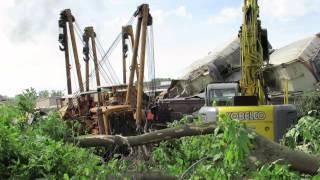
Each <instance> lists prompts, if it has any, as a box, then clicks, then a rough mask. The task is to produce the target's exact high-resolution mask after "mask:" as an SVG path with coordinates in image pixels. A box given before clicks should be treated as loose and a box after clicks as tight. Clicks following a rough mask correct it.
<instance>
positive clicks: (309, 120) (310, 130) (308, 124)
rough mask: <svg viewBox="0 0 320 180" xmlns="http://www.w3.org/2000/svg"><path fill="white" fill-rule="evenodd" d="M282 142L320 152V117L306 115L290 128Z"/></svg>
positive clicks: (309, 151) (310, 151)
mask: <svg viewBox="0 0 320 180" xmlns="http://www.w3.org/2000/svg"><path fill="white" fill-rule="evenodd" d="M282 144H284V145H286V146H288V147H291V148H293V149H299V150H302V151H304V152H307V153H315V154H320V117H316V116H304V117H302V118H300V120H299V121H298V124H297V125H295V127H293V128H292V129H290V130H289V131H288V132H287V133H286V135H285V136H284V138H283V140H282Z"/></svg>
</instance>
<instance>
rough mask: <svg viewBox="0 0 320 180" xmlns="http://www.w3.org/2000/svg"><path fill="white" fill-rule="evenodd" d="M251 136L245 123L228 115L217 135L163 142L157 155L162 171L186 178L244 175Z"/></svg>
mask: <svg viewBox="0 0 320 180" xmlns="http://www.w3.org/2000/svg"><path fill="white" fill-rule="evenodd" d="M198 123H199V122H198ZM174 124H175V125H180V124H179V123H177V122H174ZM220 130H223V132H224V133H223V134H221V133H220V132H221V131H220ZM251 138H253V134H248V131H246V127H245V126H244V125H243V124H240V123H239V122H238V121H237V120H233V119H231V118H229V117H227V116H224V117H223V121H221V123H220V124H219V128H217V129H216V130H215V132H214V134H212V135H202V136H197V137H184V138H181V139H177V140H170V141H166V142H162V143H160V145H159V147H157V148H156V149H155V150H154V151H153V158H154V159H155V161H156V162H157V164H158V168H160V169H161V170H162V171H165V172H168V173H170V174H171V175H174V176H183V178H186V177H189V178H191V179H198V178H218V179H221V178H222V179H226V178H231V179H232V178H236V177H244V175H245V172H246V170H245V164H246V162H245V161H246V157H247V155H248V153H249V151H250V147H251V142H250V139H251Z"/></svg>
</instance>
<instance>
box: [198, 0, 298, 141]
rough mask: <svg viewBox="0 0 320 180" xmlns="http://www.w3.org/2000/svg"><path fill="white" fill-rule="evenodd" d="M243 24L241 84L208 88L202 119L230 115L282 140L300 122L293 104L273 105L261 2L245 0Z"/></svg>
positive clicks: (272, 138) (209, 119) (201, 111)
mask: <svg viewBox="0 0 320 180" xmlns="http://www.w3.org/2000/svg"><path fill="white" fill-rule="evenodd" d="M242 11H243V23H242V26H241V28H240V31H239V38H240V56H241V79H240V81H239V82H228V83H225V82H224V83H214V84H209V85H208V86H207V88H206V92H205V93H206V97H205V106H204V107H202V108H201V109H200V110H199V116H200V117H201V118H203V119H204V120H205V121H216V120H218V119H219V114H222V113H224V114H227V115H229V116H230V117H231V118H233V119H238V120H240V121H241V122H244V123H246V124H247V125H248V127H251V128H253V129H255V131H256V132H257V133H259V134H261V135H263V136H265V137H266V138H268V139H270V140H273V141H279V140H280V139H281V137H282V136H283V134H284V133H285V132H286V131H287V129H288V128H289V127H290V126H291V125H292V124H294V123H295V122H296V119H297V113H296V107H295V106H294V105H292V104H283V105H271V104H270V103H269V102H268V94H267V85H266V84H265V83H264V78H263V70H264V69H265V68H267V66H268V61H269V50H268V49H269V48H268V46H269V43H268V38H267V31H266V30H265V29H262V28H261V21H260V20H259V6H258V2H257V0H245V1H244V6H243V8H242Z"/></svg>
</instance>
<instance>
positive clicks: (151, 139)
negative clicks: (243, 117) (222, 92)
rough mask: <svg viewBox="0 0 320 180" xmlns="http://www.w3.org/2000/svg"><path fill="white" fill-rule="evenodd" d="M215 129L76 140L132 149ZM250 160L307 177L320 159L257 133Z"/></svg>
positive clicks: (182, 128)
mask: <svg viewBox="0 0 320 180" xmlns="http://www.w3.org/2000/svg"><path fill="white" fill-rule="evenodd" d="M216 128H217V124H216V123H215V122H211V123H203V124H200V125H196V124H189V125H183V126H179V127H174V128H167V129H162V130H158V131H154V132H150V133H147V134H142V135H138V136H128V137H124V136H120V135H114V136H112V135H87V136H79V137H76V138H75V139H74V141H75V142H76V143H78V145H79V146H81V147H97V146H103V147H110V146H113V145H124V146H127V147H133V146H139V145H145V144H150V143H158V142H161V141H165V140H169V139H176V138H181V137H187V136H197V135H205V134H212V133H214V130H215V129H216ZM220 131H222V130H220ZM249 160H250V161H251V162H255V161H259V162H262V163H272V162H275V161H277V162H279V163H288V164H290V165H291V168H292V169H294V170H297V171H299V172H302V173H307V174H315V173H317V170H318V169H319V168H320V158H319V157H317V156H315V155H311V154H307V153H304V152H301V151H297V150H292V149H289V148H288V147H286V146H282V145H280V144H277V143H275V142H272V141H270V140H268V139H266V138H264V137H262V136H260V135H258V134H257V135H256V136H255V137H254V141H253V148H252V150H251V153H250V156H249Z"/></svg>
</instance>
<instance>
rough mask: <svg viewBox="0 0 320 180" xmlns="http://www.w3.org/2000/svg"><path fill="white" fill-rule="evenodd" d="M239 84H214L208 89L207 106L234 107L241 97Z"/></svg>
mask: <svg viewBox="0 0 320 180" xmlns="http://www.w3.org/2000/svg"><path fill="white" fill-rule="evenodd" d="M239 95H240V92H239V85H238V83H214V84H209V85H208V86H207V88H206V100H205V101H206V106H233V105H234V99H235V97H236V96H239Z"/></svg>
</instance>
